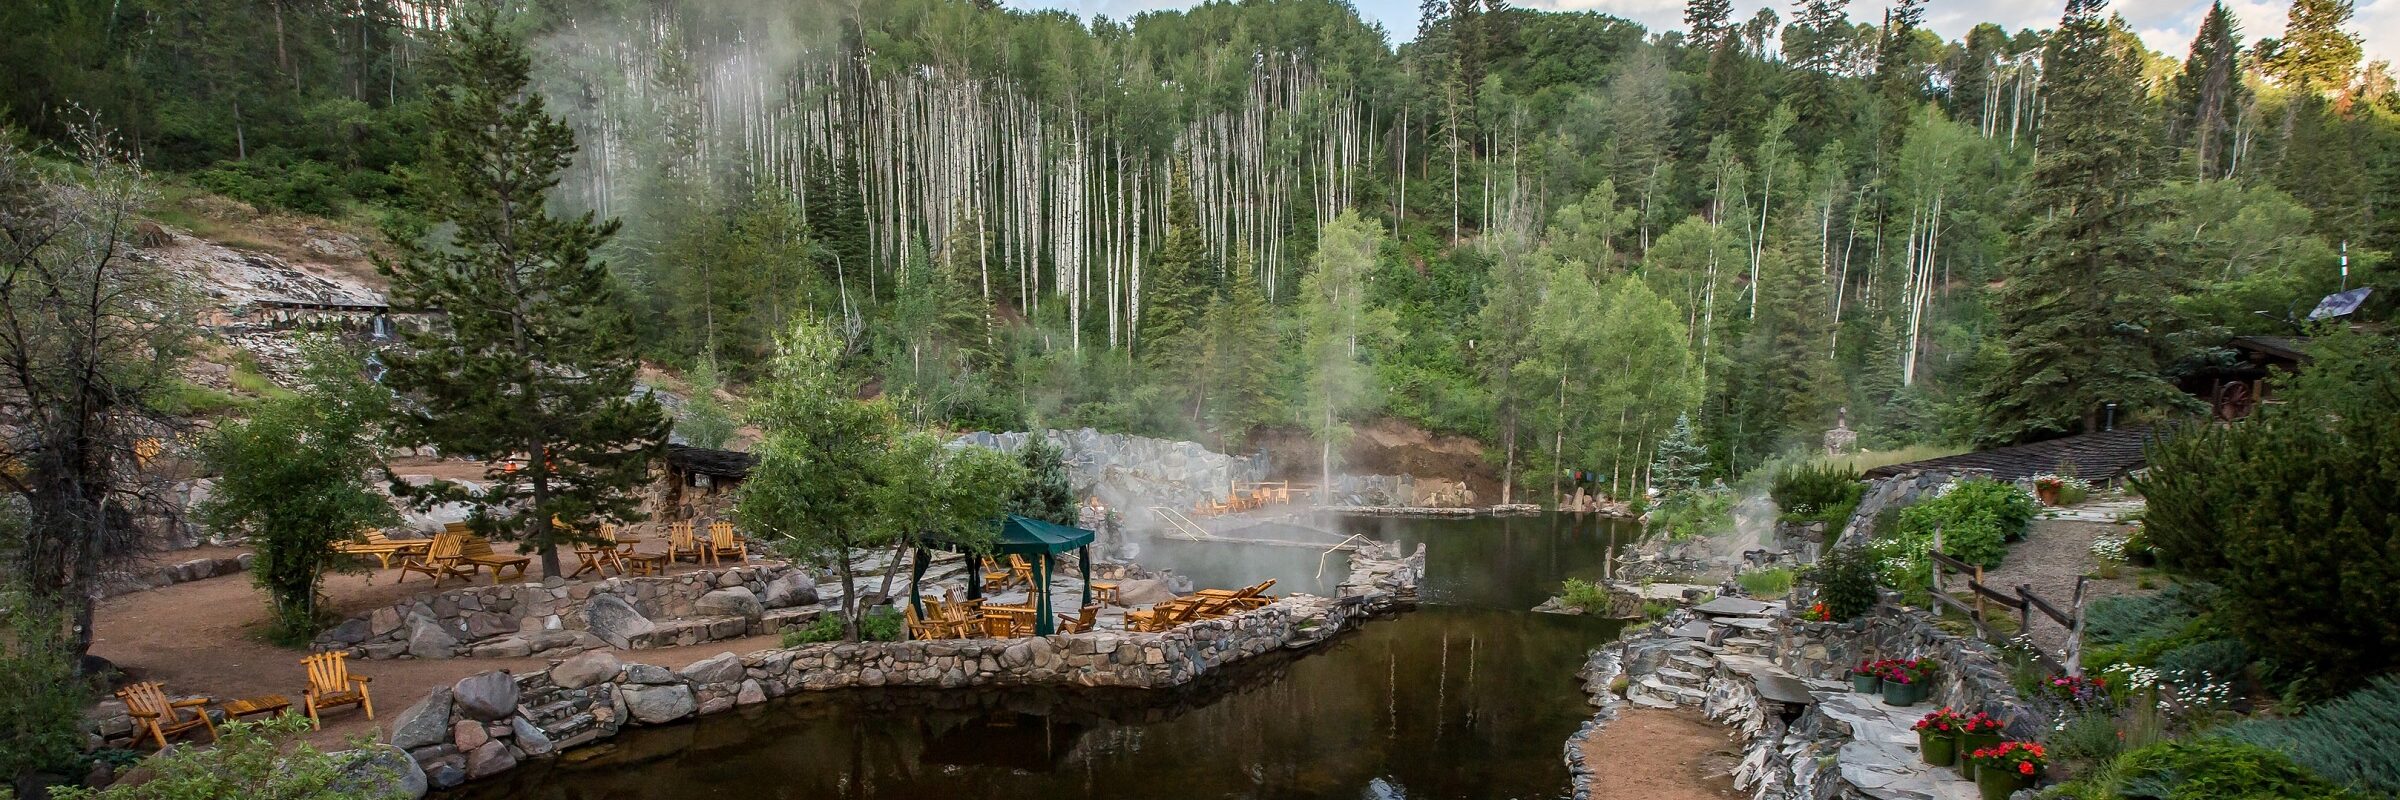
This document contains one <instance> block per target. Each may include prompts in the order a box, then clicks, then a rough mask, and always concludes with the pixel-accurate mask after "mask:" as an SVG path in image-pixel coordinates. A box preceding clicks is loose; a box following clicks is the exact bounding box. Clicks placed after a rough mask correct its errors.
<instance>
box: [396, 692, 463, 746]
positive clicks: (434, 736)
mask: <svg viewBox="0 0 2400 800" xmlns="http://www.w3.org/2000/svg"><path fill="white" fill-rule="evenodd" d="M389 741H390V743H391V745H392V746H393V747H397V748H400V749H402V750H415V749H417V748H419V747H426V746H429V745H437V744H448V743H449V742H450V690H449V689H448V688H439V689H435V690H433V691H431V692H428V693H426V695H425V699H423V700H419V701H417V704H416V705H413V706H409V707H408V710H406V711H402V712H400V716H399V718H397V719H394V720H392V738H391V739H390V740H389Z"/></svg>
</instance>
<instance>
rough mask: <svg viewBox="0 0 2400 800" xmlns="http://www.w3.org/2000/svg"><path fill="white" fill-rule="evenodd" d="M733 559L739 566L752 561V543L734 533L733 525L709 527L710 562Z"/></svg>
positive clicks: (724, 523)
mask: <svg viewBox="0 0 2400 800" xmlns="http://www.w3.org/2000/svg"><path fill="white" fill-rule="evenodd" d="M725 558H732V559H733V563H736V564H739V563H742V562H744V561H748V560H750V543H748V542H745V541H743V540H742V537H741V536H740V535H738V534H735V533H734V532H733V523H731V522H718V523H715V524H712V525H709V526H708V560H709V561H710V562H717V561H720V560H722V559H725Z"/></svg>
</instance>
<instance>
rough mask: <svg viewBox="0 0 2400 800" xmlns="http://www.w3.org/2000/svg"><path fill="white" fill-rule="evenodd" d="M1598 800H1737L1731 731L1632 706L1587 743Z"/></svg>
mask: <svg viewBox="0 0 2400 800" xmlns="http://www.w3.org/2000/svg"><path fill="white" fill-rule="evenodd" d="M1583 759H1584V763H1586V764H1590V765H1592V769H1593V772H1594V773H1595V774H1594V775H1593V776H1592V797H1593V798H1594V800H1733V799H1734V798H1739V797H1741V796H1742V795H1741V794H1740V793H1738V792H1736V791H1734V789H1733V769H1734V767H1735V766H1737V765H1738V764H1739V763H1740V761H1741V759H1740V755H1739V752H1738V751H1737V750H1735V749H1734V747H1733V740H1732V739H1730V738H1727V736H1726V731H1725V729H1723V728H1719V727H1717V726H1715V725H1711V724H1709V723H1708V721H1707V720H1704V719H1701V718H1700V715H1698V714H1695V713H1691V712H1685V711H1661V710H1652V709H1646V708H1629V709H1626V710H1625V712H1624V713H1622V714H1619V715H1618V716H1617V718H1616V720H1615V721H1613V722H1610V723H1608V725H1606V726H1604V727H1602V728H1601V729H1600V733H1599V735H1597V736H1593V737H1591V738H1589V739H1586V740H1584V742H1583Z"/></svg>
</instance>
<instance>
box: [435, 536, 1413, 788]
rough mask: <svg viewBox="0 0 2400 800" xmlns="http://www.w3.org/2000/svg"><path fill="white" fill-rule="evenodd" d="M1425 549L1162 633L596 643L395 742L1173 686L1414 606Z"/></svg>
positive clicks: (569, 744)
mask: <svg viewBox="0 0 2400 800" xmlns="http://www.w3.org/2000/svg"><path fill="white" fill-rule="evenodd" d="M1424 563H1425V551H1424V549H1423V548H1422V547H1421V546H1420V547H1419V548H1418V550H1417V551H1416V552H1415V553H1414V554H1413V555H1405V556H1404V555H1401V554H1400V551H1399V550H1398V548H1396V547H1389V546H1374V545H1370V546H1364V547H1361V548H1360V550H1359V551H1358V552H1356V553H1353V554H1352V555H1351V573H1350V577H1349V578H1348V579H1346V580H1345V581H1344V582H1343V583H1342V584H1341V586H1340V588H1339V590H1338V593H1337V596H1335V597H1315V596H1310V595H1292V596H1289V597H1285V598H1283V599H1281V600H1278V601H1276V602H1274V603H1273V604H1270V605H1268V606H1266V607H1264V608H1260V609H1256V610H1252V611H1248V612H1244V613H1241V614H1236V615H1233V616H1229V617H1224V618H1220V619H1214V620H1207V621H1203V622H1194V623H1189V624H1185V625H1183V626H1180V627H1177V628H1175V629H1174V630H1170V631H1166V632H1163V633H1131V632H1125V631H1118V630H1102V631H1094V632H1090V633H1079V634H1059V635H1053V636H1043V637H1029V638H1020V639H968V640H934V641H912V642H833V643H822V644H809V645H802V646H799V647H789V648H776V649H769V650H760V651H757V652H753V653H749V654H746V655H736V654H733V653H722V654H719V655H716V656H713V657H710V658H706V659H702V660H700V661H698V662H694V663H692V664H690V665H688V666H686V667H684V668H683V669H681V670H670V669H667V668H665V667H659V666H653V665H649V664H641V663H629V662H625V661H621V660H620V659H619V658H618V657H617V653H616V652H615V651H614V650H607V649H601V650H592V651H589V652H585V653H582V654H579V655H576V656H574V657H572V658H568V659H566V660H564V661H560V662H558V663H556V664H554V665H553V666H551V668H549V669H547V670H544V671H541V672H534V673H528V674H524V675H512V674H510V673H508V672H506V671H497V670H495V671H491V672H482V673H477V674H475V675H470V676H467V677H466V678H464V679H461V680H460V681H459V682H458V683H457V684H455V685H453V686H450V687H448V688H442V689H436V690H434V691H433V692H432V693H431V694H428V695H427V696H426V697H425V698H424V699H423V700H421V701H419V702H418V703H417V704H416V705H414V706H411V707H409V708H408V709H407V710H406V711H403V712H401V713H400V714H399V715H398V716H397V717H394V718H393V720H392V726H391V729H390V735H389V737H388V741H389V743H390V744H391V745H393V746H395V747H398V748H400V749H402V750H404V751H406V752H407V753H408V754H409V755H410V757H411V760H412V762H413V763H415V764H417V765H418V766H419V767H421V768H422V769H423V770H424V771H425V773H426V777H427V781H428V783H429V784H430V785H431V786H432V788H435V789H444V788H449V787H452V786H457V785H459V784H460V783H463V782H465V781H467V780H471V779H480V778H486V777H490V776H493V775H497V774H499V773H502V772H506V771H508V770H510V769H514V768H515V767H516V766H517V765H518V764H519V763H522V762H523V761H525V760H527V759H531V758H540V757H545V756H549V755H552V754H555V753H558V752H561V751H564V750H569V749H573V748H577V747H582V746H585V745H589V744H593V743H595V742H599V741H602V740H605V739H608V738H610V737H613V736H616V735H617V734H618V733H619V732H621V731H623V730H624V729H625V728H626V727H628V726H645V725H665V724H670V723H675V722H680V721H684V720H688V719H691V718H694V717H699V716H707V715H711V714H718V713H723V712H726V711H730V710H732V709H734V708H736V707H738V706H747V705H755V704H758V703H763V702H766V701H767V700H768V699H771V698H775V697H782V696H786V695H791V694H797V693H800V692H810V691H823V690H831V689H845V688H854V687H892V686H914V687H938V688H965V687H977V686H1056V687H1123V688H1133V689H1165V688H1170V687H1175V686H1181V685H1184V684H1186V683H1190V682H1191V681H1193V680H1195V679H1197V678H1199V677H1200V676H1202V675H1205V674H1208V673H1210V672H1212V671H1215V670H1217V669H1220V668H1223V667H1226V666H1229V665H1232V664H1235V663H1239V662H1241V661H1244V660H1247V659H1250V658H1253V657H1256V656H1259V655H1262V654H1265V653H1270V652H1275V651H1279V650H1294V649H1302V648H1307V647H1310V646H1312V645H1316V644H1318V643H1321V642H1324V641H1326V640H1328V639H1331V638H1333V636H1334V635H1335V634H1337V633H1340V632H1342V631H1343V630H1346V629H1348V628H1350V627H1352V626H1355V625H1357V624H1359V623H1360V622H1362V621H1364V620H1365V619H1367V618H1368V617H1370V616H1372V615H1375V614H1378V613H1383V612H1388V611H1394V610H1399V609H1403V608H1406V607H1409V606H1413V605H1414V604H1415V602H1416V589H1417V587H1416V584H1417V577H1418V576H1419V575H1421V574H1423V572H1424Z"/></svg>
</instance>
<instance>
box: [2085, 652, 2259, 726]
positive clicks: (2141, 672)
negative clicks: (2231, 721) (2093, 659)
mask: <svg viewBox="0 0 2400 800" xmlns="http://www.w3.org/2000/svg"><path fill="white" fill-rule="evenodd" d="M2103 671H2104V672H2106V673H2108V674H2110V675H2115V676H2118V679H2119V680H2121V681H2122V682H2123V684H2122V685H2123V686H2124V688H2125V689H2126V690H2127V691H2130V692H2138V693H2143V694H2147V695H2149V696H2150V697H2152V698H2153V699H2154V701H2155V703H2156V705H2157V706H2158V710H2159V711H2161V712H2163V713H2165V714H2166V715H2167V716H2168V717H2170V718H2174V719H2177V720H2182V721H2185V722H2192V721H2195V718H2199V719H2205V718H2206V717H2207V716H2210V715H2214V714H2217V713H2218V712H2223V711H2230V710H2232V708H2233V700H2234V697H2233V682H2232V681H2230V680H2220V679H2218V678H2217V677H2216V676H2214V675H2211V674H2209V673H2208V671H2207V670H2194V671H2191V672H2185V673H2178V674H2167V673H2162V672H2160V671H2158V670H2155V669H2151V668H2149V667H2137V666H2133V665H2131V664H2111V665H2109V667H2108V669H2106V670H2103ZM2094 680H2104V679H2097V678H2096V679H2094ZM2104 685H2105V684H2104Z"/></svg>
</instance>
